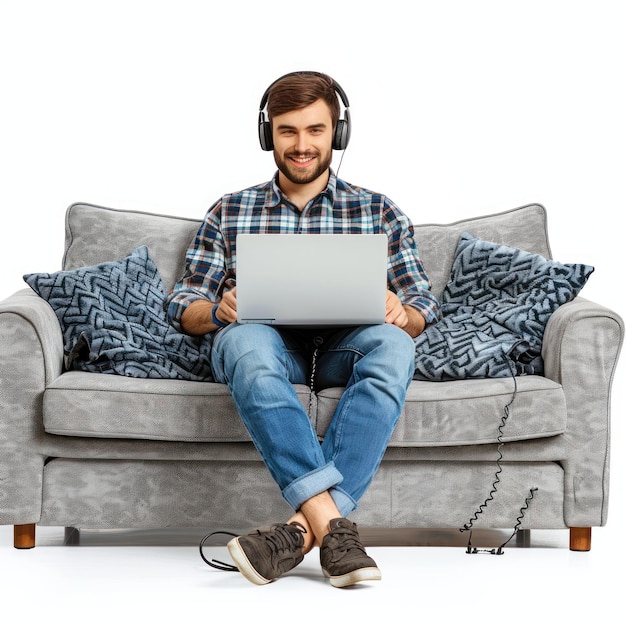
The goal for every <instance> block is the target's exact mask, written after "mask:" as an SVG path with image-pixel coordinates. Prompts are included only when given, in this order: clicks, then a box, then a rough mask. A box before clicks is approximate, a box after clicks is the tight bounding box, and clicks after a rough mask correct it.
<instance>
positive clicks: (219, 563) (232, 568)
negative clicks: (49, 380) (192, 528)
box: [200, 530, 239, 572]
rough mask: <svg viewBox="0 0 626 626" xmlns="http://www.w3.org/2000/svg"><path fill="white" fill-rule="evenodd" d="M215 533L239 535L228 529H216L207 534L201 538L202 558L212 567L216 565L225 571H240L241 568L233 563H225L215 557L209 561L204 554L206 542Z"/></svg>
mask: <svg viewBox="0 0 626 626" xmlns="http://www.w3.org/2000/svg"><path fill="white" fill-rule="evenodd" d="M213 535H229V536H230V537H236V536H237V535H235V533H231V532H230V531H228V530H216V531H214V532H212V533H209V534H208V535H205V536H204V537H202V539H201V540H200V556H201V557H202V560H203V561H204V562H205V563H206V564H207V565H210V566H211V567H214V568H215V569H219V570H222V571H223V572H238V571H239V568H237V567H235V566H234V565H233V564H232V563H224V561H218V560H217V559H213V560H212V561H209V560H208V559H207V558H206V557H205V556H204V552H203V548H204V544H205V543H206V542H207V541H208V539H209V538H210V537H212V536H213Z"/></svg>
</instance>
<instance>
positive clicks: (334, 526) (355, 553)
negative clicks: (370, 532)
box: [320, 518, 380, 587]
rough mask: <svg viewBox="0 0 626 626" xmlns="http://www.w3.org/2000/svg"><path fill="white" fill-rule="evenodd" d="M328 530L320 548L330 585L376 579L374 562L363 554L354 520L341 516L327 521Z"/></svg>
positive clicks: (338, 585) (337, 585) (352, 583)
mask: <svg viewBox="0 0 626 626" xmlns="http://www.w3.org/2000/svg"><path fill="white" fill-rule="evenodd" d="M329 527H330V532H329V533H328V534H327V535H326V536H325V537H324V540H323V541H322V547H321V549H320V562H321V564H322V571H323V572H324V576H326V578H328V579H330V584H331V585H333V587H349V586H350V585H354V584H356V583H360V582H364V581H368V580H380V570H379V569H378V567H377V565H376V562H375V561H374V559H372V558H371V557H369V556H367V553H366V552H365V548H364V547H363V544H362V543H361V540H360V539H359V533H358V532H357V529H356V524H355V523H353V522H351V521H350V520H347V519H345V518H337V519H333V520H331V521H330V524H329Z"/></svg>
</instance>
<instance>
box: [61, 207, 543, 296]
mask: <svg viewBox="0 0 626 626" xmlns="http://www.w3.org/2000/svg"><path fill="white" fill-rule="evenodd" d="M202 217H203V216H202ZM201 221H202V220H201V219H189V218H184V217H174V216H169V215H158V214H155V213H145V212H140V211H121V210H117V209H109V208H105V207H101V206H96V205H92V204H84V203H77V204H73V205H71V206H70V207H69V208H68V209H67V213H66V219H65V255H64V257H63V269H66V270H67V269H76V268H78V267H83V266H87V265H96V264H97V263H102V262H104V261H114V260H117V259H121V258H123V257H125V256H126V255H128V254H130V253H131V252H132V251H133V250H134V249H135V248H136V247H138V246H141V245H146V246H148V251H149V254H150V256H151V258H152V259H153V260H154V262H155V263H156V264H157V267H158V268H159V272H160V273H161V277H162V278H163V284H164V287H165V290H166V291H168V290H169V289H170V288H171V287H172V286H173V285H174V283H175V282H176V281H177V280H178V278H179V277H180V276H181V275H182V273H183V271H184V269H185V252H186V251H187V248H188V246H189V244H190V243H191V242H192V241H193V238H194V236H195V234H196V232H197V231H198V228H199V227H200V224H201ZM464 231H467V232H469V233H470V234H472V235H474V236H475V237H479V238H481V239H485V240H487V241H493V242H495V243H502V244H507V245H510V246H514V247H516V248H521V249H522V250H526V251H528V252H533V253H537V254H542V255H543V256H545V257H548V258H549V257H550V256H551V253H550V245H549V242H548V233H547V228H546V211H545V209H544V208H543V207H542V206H541V205H538V204H531V205H526V206H523V207H520V208H517V209H512V210H510V211H505V212H503V213H495V214H492V215H484V216H481V217H473V218H469V219H466V220H461V221H458V222H454V223H452V224H422V225H416V226H415V238H416V241H417V245H418V249H419V253H420V257H421V259H422V262H423V264H424V267H425V269H426V271H427V273H428V276H429V277H430V280H431V282H432V287H433V293H435V294H436V295H437V296H439V295H440V294H441V292H442V290H443V288H444V286H445V284H446V282H447V280H448V278H449V276H450V269H451V266H452V261H453V259H454V251H455V250H456V245H457V241H458V238H459V235H460V234H461V233H462V232H464Z"/></svg>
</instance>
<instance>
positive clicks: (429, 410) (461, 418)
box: [43, 372, 566, 447]
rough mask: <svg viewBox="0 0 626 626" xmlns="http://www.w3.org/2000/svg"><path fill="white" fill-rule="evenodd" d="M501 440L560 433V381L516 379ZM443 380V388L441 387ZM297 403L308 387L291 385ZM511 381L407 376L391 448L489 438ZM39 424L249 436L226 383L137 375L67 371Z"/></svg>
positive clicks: (85, 430)
mask: <svg viewBox="0 0 626 626" xmlns="http://www.w3.org/2000/svg"><path fill="white" fill-rule="evenodd" d="M517 383H518V391H517V395H516V397H515V400H514V401H513V403H512V405H511V407H510V416H509V419H508V420H507V425H506V428H505V430H504V440H519V439H532V438H537V437H548V436H552V435H555V434H559V433H562V432H563V431H564V429H565V421H566V410H565V399H564V395H563V391H562V389H561V387H560V385H558V384H556V383H554V382H553V381H551V380H548V379H546V378H542V377H539V376H526V377H523V378H520V379H518V381H517ZM442 385H445V390H444V388H443V387H442ZM296 391H297V393H298V396H299V398H300V401H301V403H302V405H303V406H304V407H305V408H307V409H308V407H309V389H308V387H306V386H304V385H296ZM341 392H342V389H339V388H333V389H326V390H323V391H321V392H320V393H319V394H318V399H317V403H315V402H314V403H313V407H314V417H313V420H312V421H313V424H314V427H315V428H316V430H317V432H318V434H319V435H320V436H323V435H324V433H325V432H326V429H327V428H328V424H329V422H330V419H331V417H332V414H333V413H334V411H335V409H336V407H337V404H338V402H339V397H340V395H341ZM512 394H513V381H512V380H511V379H489V380H468V381H452V382H447V383H434V382H427V381H413V382H412V383H411V386H410V388H409V392H408V395H407V401H406V405H405V407H404V411H403V413H402V416H401V418H400V421H399V423H398V426H397V427H396V429H395V432H394V434H393V436H392V439H391V442H390V445H391V446H392V447H393V446H415V447H425V446H441V445H444V446H457V445H469V444H477V443H493V442H495V441H496V440H497V438H498V434H499V433H498V427H499V426H500V422H501V418H502V415H503V412H504V407H505V405H506V404H508V403H510V401H511V399H512ZM43 409H44V427H45V430H46V431H47V432H49V433H52V434H57V435H68V436H82V437H105V438H109V437H113V438H123V439H153V440H169V441H194V442H200V441H207V442H211V441H215V442H241V441H249V440H250V439H249V436H248V434H247V432H246V430H245V428H244V426H243V424H242V422H241V419H240V418H239V416H238V414H237V411H236V409H235V406H234V404H233V401H232V398H231V396H230V394H229V392H228V389H227V387H226V386H225V385H222V384H220V383H198V382H190V381H174V380H138V379H131V378H124V377H120V376H111V375H103V374H88V373H84V372H67V373H65V374H63V375H62V376H60V377H59V378H57V379H56V380H55V381H53V382H52V383H51V384H50V385H49V386H48V388H47V389H46V391H45V394H44V404H43Z"/></svg>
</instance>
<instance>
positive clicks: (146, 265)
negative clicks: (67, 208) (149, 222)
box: [24, 246, 211, 380]
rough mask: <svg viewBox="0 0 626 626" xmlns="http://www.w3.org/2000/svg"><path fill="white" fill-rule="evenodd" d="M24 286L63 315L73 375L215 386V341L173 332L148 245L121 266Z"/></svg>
mask: <svg viewBox="0 0 626 626" xmlns="http://www.w3.org/2000/svg"><path fill="white" fill-rule="evenodd" d="M24 280H25V281H26V282H27V283H28V285H30V287H31V288H32V289H33V290H34V291H35V292H37V293H38V294H39V295H40V296H41V297H42V298H44V299H45V300H47V301H48V303H49V304H50V305H51V306H52V308H53V309H54V312H55V313H56V316H57V318H58V320H59V322H60V324H61V329H62V331H63V348H64V354H65V365H66V367H67V368H68V369H70V368H73V369H80V370H85V371H90V372H101V373H111V374H121V375H124V376H133V377H138V378H179V379H186V380H210V379H211V367H210V361H209V355H210V348H211V339H210V336H207V337H201V338H199V337H191V336H189V335H185V334H182V333H179V332H177V331H176V330H175V329H174V328H172V326H170V324H169V323H168V320H167V317H166V314H165V311H164V309H163V303H164V299H165V294H164V291H163V285H162V281H161V276H160V274H159V271H158V269H157V266H156V265H155V263H154V262H153V261H152V259H151V258H150V256H149V255H148V248H147V247H146V246H141V247H139V248H137V249H136V250H134V251H133V252H132V254H130V255H129V256H127V257H125V258H123V259H121V260H118V261H111V262H105V263H100V264H98V265H93V266H89V267H82V268H79V269H76V270H64V271H60V272H56V273H53V274H46V273H35V274H27V275H25V276H24Z"/></svg>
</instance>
